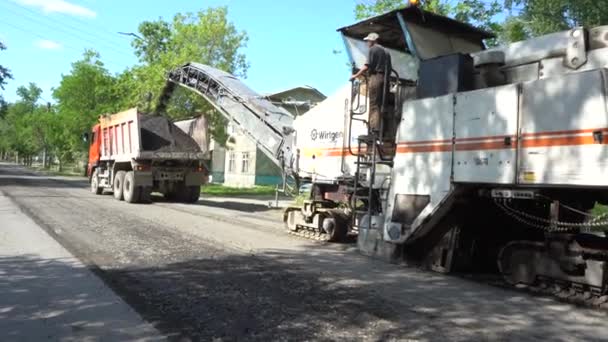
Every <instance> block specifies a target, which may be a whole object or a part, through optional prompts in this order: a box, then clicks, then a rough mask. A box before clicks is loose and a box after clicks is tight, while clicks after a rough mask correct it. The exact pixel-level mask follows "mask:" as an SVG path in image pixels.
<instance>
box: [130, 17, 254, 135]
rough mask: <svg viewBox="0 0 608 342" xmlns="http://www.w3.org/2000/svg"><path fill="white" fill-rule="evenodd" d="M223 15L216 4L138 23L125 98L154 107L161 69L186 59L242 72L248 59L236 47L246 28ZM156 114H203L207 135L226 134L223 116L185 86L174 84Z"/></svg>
mask: <svg viewBox="0 0 608 342" xmlns="http://www.w3.org/2000/svg"><path fill="white" fill-rule="evenodd" d="M227 15H228V10H227V8H226V7H218V8H209V9H206V10H202V11H199V12H197V13H185V14H177V15H175V17H174V18H173V20H172V21H171V22H165V21H163V20H162V19H159V20H156V21H147V22H143V23H141V24H140V26H139V34H140V35H141V36H142V39H139V38H135V39H134V40H133V42H132V45H133V48H134V49H135V52H136V55H137V56H138V57H139V59H140V62H141V63H142V64H141V65H139V66H137V67H135V68H133V69H132V70H131V73H132V75H133V78H134V79H136V80H137V82H136V83H135V84H134V86H133V87H132V88H130V89H132V90H133V91H132V93H131V95H130V99H131V100H132V101H134V102H136V103H137V104H138V106H139V107H140V108H142V109H143V110H144V111H145V112H156V106H157V104H158V100H159V97H160V94H161V91H162V89H163V87H164V85H165V81H166V80H165V75H166V73H167V72H168V71H169V70H171V69H174V68H176V67H178V66H180V65H183V64H185V63H188V62H192V61H194V62H199V63H203V64H207V65H211V66H213V67H216V68H219V69H222V70H225V71H227V72H229V73H232V74H235V75H238V76H241V77H243V76H245V75H246V72H247V68H248V66H249V65H248V63H247V61H246V58H245V55H244V54H243V53H242V52H241V49H242V48H243V47H245V45H246V44H247V40H248V38H247V34H246V33H245V32H243V31H238V30H237V29H236V27H235V26H234V24H232V23H231V22H229V21H228V19H227ZM161 114H166V115H168V116H169V117H171V118H173V119H183V118H189V117H192V116H196V115H200V114H204V115H207V116H208V118H209V121H210V123H211V134H212V136H214V138H216V140H218V141H220V142H221V141H224V140H225V138H226V133H225V128H224V126H225V121H224V120H223V118H221V117H220V115H219V114H218V113H216V112H215V111H214V110H213V109H212V108H211V106H210V105H209V104H208V103H206V102H205V101H204V100H203V99H202V98H201V97H200V96H197V95H195V94H194V93H192V92H190V91H185V90H184V89H181V88H178V89H176V91H175V93H174V96H173V98H172V100H171V102H170V103H169V104H168V106H167V112H166V113H161Z"/></svg>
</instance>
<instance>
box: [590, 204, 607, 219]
mask: <svg viewBox="0 0 608 342" xmlns="http://www.w3.org/2000/svg"><path fill="white" fill-rule="evenodd" d="M591 212H592V213H593V215H594V216H596V217H597V216H601V215H605V214H608V206H605V205H601V204H596V205H595V208H593V210H592V211H591Z"/></svg>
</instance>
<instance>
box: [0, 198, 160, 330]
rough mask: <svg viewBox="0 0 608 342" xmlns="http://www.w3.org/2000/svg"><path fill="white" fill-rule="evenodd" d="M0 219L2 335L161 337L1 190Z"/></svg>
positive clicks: (0, 308) (0, 310)
mask: <svg viewBox="0 0 608 342" xmlns="http://www.w3.org/2000/svg"><path fill="white" fill-rule="evenodd" d="M0 222H1V224H0V274H2V278H1V280H0V336H4V338H3V339H8V340H28V341H30V340H32V341H36V340H109V341H118V340H121V341H160V340H164V338H163V337H162V336H161V335H160V334H159V333H158V331H157V330H156V329H155V328H154V327H152V325H150V324H149V323H147V322H145V321H144V320H143V319H142V318H141V317H140V316H139V315H138V314H137V313H136V312H135V311H134V310H133V309H131V307H129V306H128V305H127V304H126V303H125V302H124V301H123V300H122V299H121V298H120V297H118V296H117V295H116V294H114V292H112V290H110V289H109V288H108V287H107V286H106V285H105V284H104V283H103V282H102V281H101V280H100V279H99V278H97V276H95V275H94V274H93V273H92V272H91V271H89V270H88V269H87V267H86V266H85V265H83V264H82V263H81V262H80V261H79V260H78V259H76V258H75V257H74V256H73V255H71V254H70V253H69V252H68V251H67V250H66V249H65V248H63V247H62V246H61V245H60V244H59V243H58V242H56V241H55V240H54V239H53V238H51V237H50V236H49V235H48V234H47V233H46V232H45V231H44V230H43V229H42V228H40V227H39V226H38V225H36V224H35V223H34V222H33V221H32V220H31V219H30V218H28V217H27V216H26V215H25V214H23V213H22V212H21V211H20V210H19V208H18V207H17V206H16V205H15V204H14V203H13V202H12V201H11V200H10V199H9V198H8V197H5V196H4V195H3V194H2V193H1V192H0Z"/></svg>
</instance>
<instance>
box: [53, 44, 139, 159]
mask: <svg viewBox="0 0 608 342" xmlns="http://www.w3.org/2000/svg"><path fill="white" fill-rule="evenodd" d="M129 82H131V80H130V79H129V78H128V77H127V76H119V77H114V76H112V75H111V74H110V73H109V72H108V70H107V69H106V68H105V67H104V64H103V62H101V59H100V56H99V53H97V52H95V51H92V50H87V51H85V52H84V55H83V57H82V59H81V60H79V61H76V62H74V63H72V70H71V71H70V73H69V74H67V75H63V76H62V78H61V82H60V83H59V86H58V87H57V88H55V89H54V90H53V98H54V99H55V100H56V101H57V113H56V115H55V116H54V119H53V120H52V126H54V127H56V129H57V132H53V134H52V136H51V137H50V139H51V141H52V142H53V143H52V149H53V151H54V153H55V155H56V156H57V157H58V158H59V159H60V160H62V159H63V160H65V159H70V158H72V157H73V155H75V154H78V153H82V152H84V151H85V150H86V145H85V144H84V143H83V141H82V139H81V136H82V134H83V133H84V132H88V131H89V130H90V128H91V126H92V125H93V124H94V123H95V122H96V121H97V118H98V117H99V116H100V115H102V114H106V113H115V112H118V111H120V110H123V109H126V108H125V107H123V106H124V105H125V104H127V103H128V100H126V99H125V97H126V94H124V93H123V92H122V91H121V89H124V88H125V87H127V86H128V84H129Z"/></svg>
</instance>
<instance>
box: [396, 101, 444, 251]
mask: <svg viewBox="0 0 608 342" xmlns="http://www.w3.org/2000/svg"><path fill="white" fill-rule="evenodd" d="M453 101H454V97H453V96H452V95H447V96H442V97H438V98H429V99H423V100H417V101H412V102H407V103H406V104H405V105H404V107H403V115H402V119H401V123H400V125H399V131H398V133H397V144H398V145H397V156H396V158H395V165H394V168H393V172H392V176H391V177H392V182H393V183H392V186H391V190H390V193H389V197H388V210H387V215H386V221H385V225H384V227H385V230H384V239H385V240H386V241H393V242H401V241H404V240H405V239H406V238H407V237H408V236H409V235H410V234H412V233H413V232H414V231H415V230H416V228H417V227H419V226H420V224H421V223H422V221H423V220H424V219H425V218H426V217H427V216H429V215H430V214H432V213H433V212H434V211H435V210H436V209H437V208H438V207H439V205H440V204H441V202H442V201H443V200H444V199H445V198H446V197H447V196H448V194H449V192H450V189H451V187H450V176H451V173H452V136H453V116H454V111H453V108H454V103H453ZM397 194H403V195H428V196H430V203H429V204H428V205H427V206H426V207H425V208H424V209H423V211H422V212H421V213H420V215H419V216H418V217H417V219H416V220H415V221H414V222H413V223H412V225H411V227H406V229H405V230H404V232H403V233H404V234H403V235H402V236H401V237H400V238H399V239H392V238H391V237H390V235H389V234H388V230H387V229H388V227H389V226H390V222H391V220H392V216H393V209H394V202H395V196H396V195H397Z"/></svg>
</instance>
